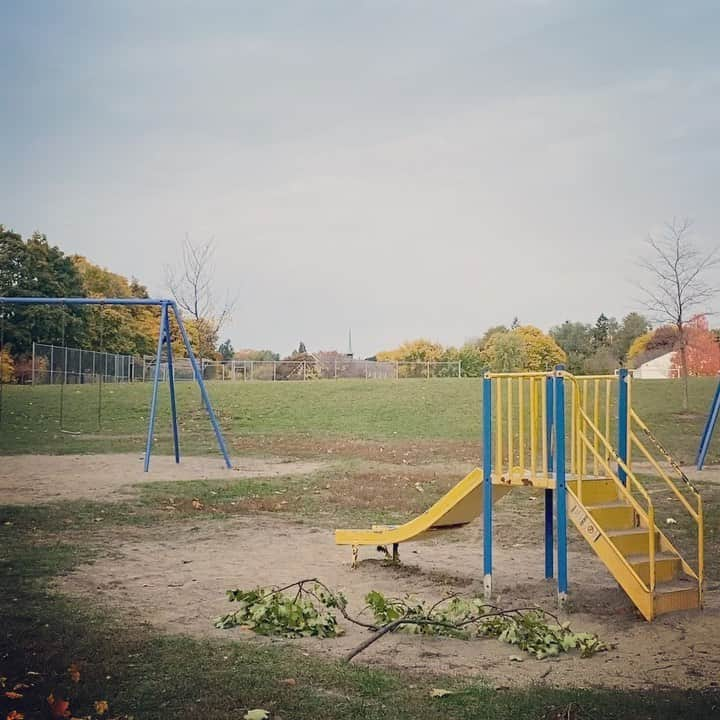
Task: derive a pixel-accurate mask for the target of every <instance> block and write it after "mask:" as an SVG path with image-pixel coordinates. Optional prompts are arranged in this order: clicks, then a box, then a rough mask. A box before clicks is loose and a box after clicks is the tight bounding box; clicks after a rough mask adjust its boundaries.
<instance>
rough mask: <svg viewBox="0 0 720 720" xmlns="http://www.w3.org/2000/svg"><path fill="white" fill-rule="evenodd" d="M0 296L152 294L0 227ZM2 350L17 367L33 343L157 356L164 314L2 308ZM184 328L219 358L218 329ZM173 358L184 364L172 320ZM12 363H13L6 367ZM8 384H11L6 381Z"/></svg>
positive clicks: (146, 309) (132, 309)
mask: <svg viewBox="0 0 720 720" xmlns="http://www.w3.org/2000/svg"><path fill="white" fill-rule="evenodd" d="M0 296H4V297H88V298H92V297H117V298H148V297H149V295H148V291H147V288H146V287H145V286H144V285H142V284H141V283H140V282H139V281H138V280H136V279H135V278H130V279H128V278H126V277H124V276H122V275H119V274H117V273H113V272H111V271H109V270H107V269H105V268H102V267H100V266H98V265H94V264H93V263H91V262H90V261H89V260H88V259H87V258H85V257H83V256H81V255H66V254H65V253H63V252H62V250H60V248H58V247H57V246H53V245H51V244H50V243H49V242H48V240H47V237H46V236H45V235H43V234H41V233H33V235H31V236H30V237H28V238H26V239H23V238H22V236H21V235H20V234H19V233H16V232H13V231H12V230H8V229H6V228H5V227H3V226H2V225H0ZM0 316H1V317H0V323H2V334H3V348H4V352H5V354H6V355H8V356H10V358H12V360H13V361H14V362H15V363H19V362H20V363H21V362H23V360H24V359H25V358H27V357H28V356H29V355H30V354H31V353H32V346H33V343H47V344H53V345H66V346H69V347H84V348H92V349H93V350H96V351H100V352H108V353H122V354H128V355H149V354H154V353H155V351H156V348H157V340H158V333H159V323H160V309H159V308H158V307H153V306H143V305H138V306H112V305H109V306H99V305H92V306H80V305H65V306H63V305H13V304H6V305H4V306H3V307H0ZM184 323H185V325H186V329H187V331H188V335H189V336H190V340H191V344H192V345H193V349H194V350H195V351H196V352H198V354H203V352H205V351H208V350H209V352H210V353H211V355H212V354H214V353H215V348H216V347H217V344H218V338H217V335H218V327H217V324H216V323H215V322H211V321H210V319H208V320H207V321H204V320H203V318H202V317H193V316H191V315H190V316H187V315H186V317H185V318H184ZM171 341H172V345H173V350H174V351H175V352H176V353H177V354H178V355H179V356H180V357H183V356H185V354H186V353H185V347H184V345H183V343H182V339H181V337H180V332H179V328H178V327H177V326H176V323H175V322H174V320H171ZM8 362H9V361H8ZM5 381H7V380H5Z"/></svg>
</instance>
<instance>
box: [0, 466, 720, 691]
mask: <svg viewBox="0 0 720 720" xmlns="http://www.w3.org/2000/svg"><path fill="white" fill-rule="evenodd" d="M1 467H2V469H1V470H0V492H2V493H3V495H4V496H5V499H6V501H7V499H8V498H10V499H11V501H14V502H18V503H20V502H22V503H33V502H46V501H47V500H56V499H65V498H67V499H69V498H91V499H103V500H108V499H109V500H112V499H115V500H126V499H128V498H129V497H131V495H132V492H133V490H132V487H131V483H134V482H148V481H153V480H158V481H159V480H162V481H166V480H170V479H178V480H180V479H190V478H193V479H197V478H199V477H222V475H221V473H223V472H227V471H225V470H224V469H223V467H222V464H221V463H219V462H217V461H216V460H214V459H207V458H185V459H184V461H183V464H182V465H180V466H175V464H174V463H173V462H172V461H171V459H170V458H163V457H158V458H154V459H153V465H152V471H151V473H150V474H149V476H148V475H145V474H144V473H143V472H142V462H141V459H140V458H139V457H137V456H134V455H132V456H131V455H123V456H92V457H90V456H85V457H67V456H66V457H40V456H35V457H32V458H27V457H26V458H20V457H18V458H14V457H10V458H3V461H2V466H1ZM320 467H322V465H321V463H313V462H303V463H298V462H290V463H286V462H282V461H280V460H271V461H266V460H253V459H246V460H244V461H242V463H241V470H240V471H241V472H243V474H247V475H252V476H261V475H276V474H282V475H287V474H289V473H292V472H297V473H305V472H312V471H313V470H314V469H317V468H320ZM509 497H512V496H509ZM507 500H508V499H507V498H506V499H505V500H503V501H502V502H501V503H500V504H499V505H498V512H497V513H496V516H495V519H496V523H497V530H498V532H497V534H496V538H497V540H496V545H495V577H494V582H495V590H496V592H495V597H494V602H495V603H496V604H497V605H500V606H502V607H505V608H511V607H521V606H527V605H538V606H540V607H543V608H545V609H547V610H550V611H554V609H555V603H554V585H553V584H552V583H551V582H548V581H546V580H545V579H544V578H543V566H544V565H543V548H542V544H541V540H540V537H541V534H540V533H538V531H537V530H538V528H537V527H536V526H535V525H533V524H532V523H534V522H535V521H536V520H537V519H538V518H539V519H540V520H539V522H540V523H541V522H542V519H541V516H542V513H541V512H533V510H534V508H532V507H531V508H529V509H527V508H526V511H525V512H523V513H520V514H518V513H517V512H516V511H514V510H511V509H512V505H506V506H505V508H503V504H505V503H506V502H507ZM529 505H530V506H532V505H534V503H529ZM102 540H103V546H104V548H105V549H103V550H102V551H101V554H100V556H99V557H97V558H96V559H95V561H94V562H93V563H92V564H91V565H84V566H81V567H79V568H78V569H77V570H76V571H74V572H73V573H71V574H70V575H67V576H65V577H64V578H61V579H60V580H59V582H58V587H59V588H60V590H61V591H63V592H66V593H68V594H73V595H77V596H80V597H96V598H99V599H100V602H102V603H105V604H107V605H108V606H111V607H114V608H116V609H117V610H119V611H120V612H124V613H125V612H126V613H128V617H132V618H133V621H137V620H144V621H147V622H149V623H151V624H152V625H154V626H156V627H158V628H160V629H162V630H164V631H167V632H172V633H188V634H191V635H194V636H199V637H214V638H218V639H225V640H228V639H232V638H241V637H242V638H243V639H244V640H251V641H253V642H258V643H262V642H290V643H293V644H296V645H298V646H300V647H302V648H303V651H304V652H307V653H312V654H317V655H321V656H328V657H339V656H341V655H343V654H345V653H346V652H347V651H348V650H350V649H352V648H353V647H355V646H356V645H358V644H360V642H362V640H363V639H365V638H366V637H367V631H366V630H363V629H361V628H358V627H356V626H353V625H349V624H348V623H346V622H344V621H343V626H344V627H345V629H346V631H347V633H346V635H344V636H342V637H340V638H337V639H332V640H322V641H320V640H314V639H308V640H302V641H286V640H268V639H265V638H257V637H255V636H253V635H251V634H249V633H248V632H247V631H243V630H241V629H239V628H236V629H232V630H225V631H221V630H216V629H215V628H214V627H213V625H212V620H213V618H214V617H216V616H218V615H221V614H223V613H225V612H228V611H230V610H231V609H232V606H231V605H229V604H228V603H227V600H226V597H225V594H224V593H225V590H226V589H231V588H236V587H241V588H250V587H254V586H256V585H264V586H269V585H283V584H287V583H291V582H294V581H296V580H298V579H301V578H308V577H317V578H318V579H320V580H322V581H323V582H325V583H326V584H327V585H329V586H330V587H332V588H335V589H338V590H342V591H343V592H344V593H345V594H346V595H347V597H348V599H349V602H350V610H351V613H353V614H357V613H359V612H360V610H361V609H362V607H363V597H364V595H365V594H366V593H367V592H369V591H370V590H371V589H378V590H380V591H382V592H383V593H385V594H390V595H394V596H402V595H404V594H406V593H410V594H412V595H415V596H417V597H420V598H423V599H426V600H436V599H440V598H441V597H442V596H443V595H444V594H446V593H451V592H461V593H478V594H479V593H481V591H482V587H481V585H482V580H481V578H482V536H481V526H480V523H475V524H474V525H471V526H469V527H467V528H464V529H462V530H458V531H455V532H453V533H448V534H445V535H443V536H441V538H438V539H433V540H428V541H424V542H418V543H415V544H408V545H404V546H402V547H401V555H402V560H403V565H402V566H400V567H392V566H386V565H384V564H383V563H382V562H380V561H379V560H377V559H376V554H375V553H374V552H373V550H372V549H370V548H365V549H363V550H361V560H362V562H361V564H360V567H359V568H358V569H356V570H352V569H351V568H350V550H349V548H344V547H337V546H335V544H334V541H333V534H332V531H331V530H329V529H328V528H327V527H322V528H321V527H316V526H313V524H311V523H309V522H304V523H302V522H293V521H290V520H287V519H283V518H280V517H278V516H277V515H272V514H270V513H257V514H253V515H237V516H234V517H231V518H228V519H227V520H215V521H212V522H209V521H206V520H204V519H200V518H198V520H195V519H191V520H187V521H185V520H184V521H173V522H165V523H162V524H158V525H155V526H153V527H148V528H143V527H123V528H122V530H121V531H120V530H117V531H116V530H111V531H109V534H108V535H104V536H103V537H102ZM572 548H573V549H571V552H570V557H569V567H570V578H571V602H572V608H571V610H572V612H571V614H569V615H568V616H567V619H569V620H570V621H571V623H572V627H573V629H575V630H577V631H591V632H596V633H598V635H599V636H600V637H601V639H602V640H603V641H605V642H606V643H608V644H611V645H613V647H612V649H611V650H609V651H608V652H604V653H600V654H598V655H596V656H594V657H592V658H589V659H581V658H579V657H578V656H577V655H568V656H565V657H562V658H560V659H553V660H543V661H537V660H534V659H532V658H530V657H529V656H527V657H525V659H523V660H522V662H518V661H516V660H511V657H513V656H518V655H519V653H518V651H517V650H516V649H515V648H513V647H512V646H509V645H505V644H502V643H500V642H498V641H496V640H492V639H488V640H476V641H468V642H466V641H460V640H450V639H445V638H427V637H418V636H410V635H403V634H401V633H400V634H394V635H391V636H386V637H385V638H383V639H382V640H380V641H378V642H377V643H375V644H374V645H372V646H371V647H370V648H368V649H367V650H366V651H365V652H363V653H362V654H361V655H360V656H358V658H357V659H356V660H355V662H362V663H366V664H370V665H376V666H390V667H401V668H405V669H410V670H413V671H415V672H422V673H449V674H454V675H460V676H477V675H482V676H484V677H487V678H489V679H490V681H491V682H493V683H494V684H495V686H496V687H505V686H511V685H527V684H528V683H532V682H542V683H548V684H553V685H558V686H573V687H582V686H606V687H625V688H639V687H643V688H650V687H655V688H657V687H662V686H672V687H695V688H700V687H708V686H712V685H717V684H718V682H720V655H719V654H718V646H719V645H720V622H719V620H720V592H718V590H717V589H711V590H710V591H709V592H707V594H706V604H707V607H706V609H705V610H704V611H703V612H702V613H698V612H689V613H677V614H671V615H665V616H662V617H661V618H659V619H658V620H656V621H655V622H654V623H646V622H645V621H643V620H642V619H640V618H639V616H638V615H637V614H636V613H635V611H634V609H633V607H632V605H631V603H630V602H629V600H628V599H627V598H626V596H625V595H624V593H623V592H622V590H620V589H619V587H618V586H617V584H616V583H615V581H614V580H613V579H612V577H611V576H610V575H609V573H608V572H607V571H606V570H605V568H604V567H603V566H602V564H601V563H600V561H599V560H597V559H596V558H595V557H594V556H593V555H592V553H591V552H590V551H589V550H588V549H587V548H585V546H584V545H583V544H581V543H580V542H574V543H573V544H572Z"/></svg>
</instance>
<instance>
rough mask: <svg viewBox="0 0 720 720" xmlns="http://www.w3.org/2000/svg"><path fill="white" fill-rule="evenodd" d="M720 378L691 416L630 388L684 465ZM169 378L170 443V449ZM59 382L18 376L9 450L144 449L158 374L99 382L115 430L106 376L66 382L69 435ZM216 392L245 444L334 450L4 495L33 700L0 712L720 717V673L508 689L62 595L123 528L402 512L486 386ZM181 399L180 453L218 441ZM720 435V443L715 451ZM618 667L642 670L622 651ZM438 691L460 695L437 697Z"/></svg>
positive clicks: (4, 524)
mask: <svg viewBox="0 0 720 720" xmlns="http://www.w3.org/2000/svg"><path fill="white" fill-rule="evenodd" d="M714 385H715V382H714V380H709V379H708V380H694V381H693V382H692V384H691V405H692V407H691V412H690V413H687V414H684V413H679V412H677V408H678V406H679V399H680V387H679V384H677V383H675V382H663V383H656V382H644V383H643V382H636V384H635V391H634V399H635V406H636V408H637V409H638V410H639V412H640V413H641V415H642V416H643V417H644V418H645V419H646V420H647V421H648V423H649V424H650V426H651V427H652V428H653V430H655V431H656V433H657V435H658V436H659V438H660V440H661V441H662V442H663V443H664V444H665V445H666V446H667V447H668V448H669V449H671V450H672V452H674V453H675V454H676V455H677V456H678V457H679V458H680V459H681V460H683V461H685V462H688V461H692V459H693V457H694V454H695V451H696V447H697V443H698V440H699V436H700V432H701V428H702V425H703V423H704V420H705V415H706V413H707V410H708V405H709V402H710V398H711V395H712V392H713V390H714ZM165 390H166V389H165V388H163V400H162V403H161V407H160V415H159V418H158V426H157V433H156V435H157V449H156V452H158V453H169V452H170V450H171V445H170V434H169V413H168V407H167V398H166V397H164V396H165ZM58 391H59V389H58V388H56V387H55V388H52V387H37V388H31V387H5V388H4V393H3V416H2V424H1V425H0V454H3V455H8V454H20V453H30V454H36V455H39V454H64V453H101V452H102V453H107V452H120V451H123V452H125V451H132V452H133V453H137V454H138V455H141V454H142V451H143V449H144V435H145V427H146V422H147V407H148V403H149V391H150V388H149V387H148V386H143V385H133V386H114V387H111V386H107V387H105V388H104V401H105V402H104V414H103V428H102V431H101V432H95V431H94V429H95V419H96V416H95V405H94V401H95V398H96V388H93V387H92V386H88V387H81V388H77V389H75V388H72V387H67V388H66V396H65V411H66V418H67V423H66V429H69V430H76V431H77V430H79V431H84V432H82V434H81V435H77V436H75V435H67V434H65V433H61V432H60V428H59V424H58V409H59V406H58ZM210 392H211V395H212V398H213V402H214V404H215V407H216V409H217V411H218V414H219V416H220V419H221V423H222V426H223V429H224V432H225V433H226V437H227V439H228V441H229V443H230V444H231V446H232V448H233V452H234V453H235V454H236V455H238V456H239V455H243V454H253V455H280V456H283V457H287V456H289V457H294V456H300V457H306V458H313V459H316V458H318V459H322V460H323V461H325V462H326V463H327V465H326V466H324V467H323V469H322V470H319V471H317V472H314V473H312V474H309V475H299V476H295V477H290V476H288V477H277V478H273V479H251V478H250V479H248V478H238V477H232V478H230V479H229V480H228V479H227V478H225V479H222V478H213V477H206V478H197V479H194V480H188V481H184V482H172V483H163V482H149V483H146V484H144V485H142V486H140V487H138V488H137V494H136V496H135V497H132V498H128V499H124V500H122V501H117V502H105V501H101V500H66V501H62V502H52V503H40V504H38V503H33V504H14V505H2V504H0V607H2V609H3V626H4V627H3V633H1V634H0V677H1V678H5V680H4V682H5V688H4V689H3V692H5V690H7V689H9V688H12V687H13V686H15V685H16V684H18V683H20V684H22V685H27V686H28V687H27V688H21V694H23V695H24V697H23V698H20V699H18V700H10V699H8V698H7V697H4V696H2V695H0V717H2V718H4V717H5V716H6V714H8V713H9V712H10V711H11V709H17V710H19V711H22V712H24V713H25V717H26V718H28V719H29V718H36V717H38V718H41V717H47V701H46V698H47V696H48V694H49V693H50V692H51V691H54V692H55V693H56V694H65V695H67V696H68V697H69V698H70V699H71V702H72V705H71V707H72V710H73V712H74V714H75V715H76V716H77V717H84V716H86V715H91V713H92V711H93V703H94V701H96V700H101V699H102V700H107V701H108V703H109V705H110V711H109V713H108V715H107V716H106V717H111V718H129V717H130V716H132V717H134V718H136V720H140V719H141V718H143V719H144V718H148V719H152V718H171V717H172V718H203V719H207V720H215V719H217V720H220V719H223V720H224V719H226V718H241V717H242V716H243V714H244V712H245V711H246V710H247V709H248V708H250V707H264V708H267V709H268V710H270V711H271V713H272V717H273V719H274V720H275V719H280V720H282V719H284V720H289V719H290V718H293V719H295V720H318V719H327V720H330V719H337V720H346V719H347V720H350V719H354V718H367V719H377V720H387V719H388V718H398V719H402V718H408V719H410V718H450V719H454V718H456V719H458V720H460V719H463V718H488V719H489V720H493V719H497V720H501V719H508V720H561V719H562V720H599V718H603V719H605V718H607V719H613V718H617V719H621V718H633V719H635V720H651V719H655V718H662V719H667V720H669V719H670V718H711V717H718V716H719V715H720V693H719V692H718V688H717V685H716V684H715V685H714V686H713V685H711V684H710V683H708V686H707V688H706V689H695V690H682V689H679V688H673V687H671V686H663V687H657V688H656V689H654V690H652V691H634V692H633V691H628V690H622V689H612V688H610V689H592V688H584V687H575V688H570V689H561V688H556V687H552V686H551V685H526V686H519V687H518V686H512V687H506V686H504V685H503V684H502V683H491V682H489V681H488V680H487V679H486V678H485V677H483V676H478V677H474V678H471V679H468V678H456V677H447V676H438V675H437V673H435V672H434V671H433V666H432V660H431V659H429V660H428V663H427V668H426V669H425V670H424V671H423V672H418V671H410V670H407V671H402V670H382V669H377V668H369V667H364V666H363V665H362V664H358V665H346V664H343V663H340V662H337V661H332V660H326V659H321V658H319V657H308V656H307V655H306V654H303V653H302V652H301V651H300V650H298V649H296V648H295V647H293V646H292V644H288V643H282V644H281V643H270V644H260V645H259V644H257V643H252V642H247V641H242V640H232V641H231V640H221V641H217V640H201V639H197V638H194V637H191V636H186V635H184V634H165V633H163V632H161V631H159V630H157V629H156V628H154V627H152V626H150V625H148V624H146V623H145V622H144V621H143V619H142V618H140V617H137V616H135V615H134V614H132V613H129V612H123V611H118V610H110V609H108V608H107V607H105V606H102V605H100V604H99V603H98V602H97V600H96V598H95V597H93V596H92V595H91V594H90V595H88V596H82V597H78V596H77V595H73V596H69V595H66V594H63V593H61V592H58V590H57V589H56V582H57V581H58V579H59V578H61V577H62V576H63V575H66V574H67V573H70V572H71V571H73V570H74V569H76V568H78V567H79V566H81V565H83V564H86V563H93V562H96V561H99V560H100V559H101V558H102V557H104V556H107V555H108V553H112V546H113V544H114V543H115V542H118V543H119V542H120V541H121V540H122V538H123V537H124V536H125V535H126V534H128V533H134V532H143V531H144V530H146V529H153V530H158V529H161V530H163V531H164V532H166V533H167V534H168V536H172V535H173V534H174V533H175V532H177V531H178V530H179V529H180V528H184V527H188V526H190V527H200V528H208V527H209V526H210V524H211V523H215V524H216V525H217V526H218V527H219V528H223V527H225V526H224V525H223V522H231V521H232V518H233V517H234V516H236V515H238V514H245V515H248V514H252V513H258V512H263V513H266V514H269V515H273V514H274V515H282V516H283V517H287V518H289V519H291V520H296V521H299V522H305V523H313V526H317V527H321V528H331V527H333V526H337V525H338V524H340V523H355V522H357V523H361V522H363V523H364V522H370V521H373V520H374V521H378V520H379V521H397V520H399V519H402V518H404V517H407V516H409V515H411V514H416V513H418V512H420V511H422V509H424V507H427V504H428V503H429V502H432V500H433V499H434V498H436V497H437V496H439V495H440V494H442V492H444V491H445V490H446V489H447V488H448V487H449V486H450V485H451V484H452V483H453V482H455V481H456V480H457V475H458V472H459V471H460V468H461V467H462V466H463V465H466V464H467V463H469V462H472V461H473V460H474V459H476V458H479V456H480V449H479V437H480V430H481V428H480V394H481V383H480V382H479V381H475V380H462V381H456V380H430V381H423V380H418V381H414V380H407V381H399V382H392V381H389V382H366V381H357V382H355V381H338V382H317V383H314V382H308V383H247V384H243V383H237V384H230V383H225V384H220V383H212V384H211V385H210ZM179 396H180V397H179V399H180V405H181V423H182V435H181V441H182V443H183V449H184V451H185V452H187V453H214V452H216V449H215V445H214V441H213V437H212V434H211V432H210V431H209V427H208V423H207V419H206V416H205V414H204V411H203V410H202V409H201V407H200V404H199V400H198V395H197V390H196V389H195V388H193V387H191V386H189V385H181V386H180V388H179ZM719 445H720V442H716V443H715V444H714V449H713V451H712V452H711V459H714V460H715V461H717V459H718V446H719ZM0 462H2V458H0ZM31 469H32V468H31V467H29V468H28V470H29V471H30V470H31ZM418 484H419V485H420V486H421V487H422V488H423V492H422V493H420V492H418V490H417V489H416V487H417V485H418ZM707 490H708V492H707V495H706V508H707V513H708V515H707V525H708V527H707V530H706V533H707V536H708V552H707V555H708V573H709V575H710V576H711V577H712V578H713V581H714V582H717V579H718V577H720V545H719V544H718V524H719V523H718V513H717V499H720V493H719V492H717V487H716V486H714V485H709V486H708V488H707ZM170 494H172V498H173V499H172V508H171V511H170V510H168V507H167V504H168V496H169V495H170ZM281 498H282V500H281ZM508 499H509V501H510V502H509V503H508V504H507V505H506V506H505V507H504V508H500V509H499V511H498V533H499V535H500V536H502V535H503V533H505V534H506V535H508V536H514V534H515V533H516V532H517V528H515V527H514V526H515V525H516V524H517V518H520V517H521V518H527V517H529V516H530V515H531V514H532V513H536V510H537V507H535V506H534V504H533V503H532V502H531V501H532V499H533V498H531V497H530V498H529V497H528V495H523V494H518V495H517V496H511V497H509V498H508ZM194 500H199V501H200V504H201V505H202V508H203V509H202V511H199V510H198V509H197V507H196V506H195V505H193V501H194ZM208 532H210V530H208ZM514 541H515V540H514V539H513V540H512V542H514ZM98 567H99V565H98ZM301 572H302V568H298V573H301ZM100 581H101V578H98V582H100ZM178 592H180V591H179V590H178ZM236 637H237V636H236ZM678 642H682V640H679V641H678ZM480 652H482V651H480ZM71 664H72V665H77V666H78V667H79V668H80V673H81V679H80V682H79V683H74V682H72V680H71V678H70V676H69V674H68V668H69V667H70V666H71ZM518 667H519V668H520V670H519V671H518V672H522V666H520V665H519V666H518ZM621 672H623V673H632V672H633V670H632V668H631V667H629V666H628V667H624V668H622V669H621ZM290 680H291V681H292V682H289V681H290ZM434 687H442V688H449V689H452V690H454V691H456V693H455V694H453V695H450V696H448V697H446V698H443V699H433V698H431V697H430V691H431V689H432V688H434Z"/></svg>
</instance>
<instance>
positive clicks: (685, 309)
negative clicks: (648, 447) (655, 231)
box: [638, 218, 720, 410]
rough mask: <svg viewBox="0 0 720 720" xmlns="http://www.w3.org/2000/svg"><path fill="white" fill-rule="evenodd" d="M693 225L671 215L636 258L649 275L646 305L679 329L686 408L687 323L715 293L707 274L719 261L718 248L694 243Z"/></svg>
mask: <svg viewBox="0 0 720 720" xmlns="http://www.w3.org/2000/svg"><path fill="white" fill-rule="evenodd" d="M692 226H693V222H692V220H691V219H690V218H680V219H678V218H673V219H672V221H671V222H668V223H666V224H665V229H664V232H663V234H662V236H661V237H660V238H656V237H653V236H652V235H650V236H648V238H647V240H646V244H647V246H648V248H649V250H648V255H647V256H645V257H643V258H641V259H640V260H639V262H638V264H639V266H640V267H641V268H642V269H643V270H645V271H646V273H647V274H648V277H649V279H650V285H649V286H646V287H641V288H640V289H641V290H642V292H643V294H644V298H645V306H646V307H647V309H648V310H649V311H650V312H651V313H653V315H654V316H655V319H656V320H658V321H660V322H662V323H667V324H671V325H673V326H674V327H675V328H676V330H677V333H678V339H679V342H680V358H681V365H682V374H683V378H684V393H683V407H684V409H685V410H687V408H688V390H687V375H688V373H687V355H686V339H685V329H686V323H687V321H688V320H689V319H690V316H691V313H692V311H694V310H699V309H704V306H705V305H706V304H707V302H708V301H709V300H710V299H711V298H712V297H713V296H714V295H715V292H716V291H715V288H714V286H713V285H712V284H710V283H709V282H708V280H707V276H708V274H709V271H710V270H712V269H713V268H715V267H717V266H718V265H719V264H720V249H718V248H714V249H713V250H711V251H710V252H708V253H702V252H700V250H698V248H697V247H696V246H695V245H694V244H693V242H692V238H691V231H692Z"/></svg>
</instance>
